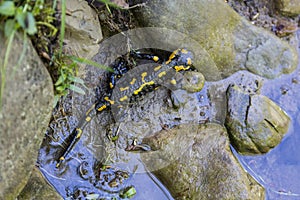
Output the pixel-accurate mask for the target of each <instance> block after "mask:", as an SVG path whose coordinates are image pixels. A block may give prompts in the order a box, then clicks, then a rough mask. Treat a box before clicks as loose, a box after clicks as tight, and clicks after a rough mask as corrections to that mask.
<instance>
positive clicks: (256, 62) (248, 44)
mask: <svg viewBox="0 0 300 200" xmlns="http://www.w3.org/2000/svg"><path fill="white" fill-rule="evenodd" d="M132 2H133V3H132V4H131V5H134V4H135V3H140V1H139V0H133V1H132ZM210 8H211V9H210ZM134 12H135V16H136V18H137V20H138V21H139V24H140V26H141V27H149V26H150V27H163V28H167V29H169V30H176V31H179V32H181V33H184V34H186V35H188V36H189V37H190V38H192V39H194V40H195V41H196V43H195V44H194V45H198V46H201V47H202V48H203V49H204V51H207V53H208V56H207V55H205V56H204V55H198V56H197V55H196V56H195V61H194V62H195V66H196V67H197V69H198V70H199V71H201V73H203V75H204V76H205V78H206V80H208V81H216V80H220V79H223V78H224V77H228V76H230V75H231V74H233V73H234V72H236V71H238V70H241V69H247V70H248V71H250V72H253V73H255V74H257V75H260V76H263V77H266V78H272V79H273V78H276V77H278V76H279V75H281V74H283V73H290V72H292V71H294V69H295V68H296V66H297V62H298V60H297V53H296V51H295V49H293V48H291V47H290V46H289V45H288V44H287V43H286V42H283V41H281V40H280V39H279V38H277V37H276V36H275V35H273V34H271V33H270V32H268V31H266V30H264V29H262V28H258V27H255V26H254V25H252V24H251V23H250V22H248V21H247V20H245V19H243V18H242V17H240V16H239V15H238V14H237V13H235V12H234V10H233V9H231V8H230V7H229V6H228V5H227V4H226V3H224V1H221V0H209V1H208V0H200V1H199V0H192V1H180V0H176V1H174V0H163V1H161V0H153V1H147V2H146V3H145V6H138V7H136V9H135V10H134ZM172 34H173V32H172V31H170V34H169V35H168V38H172V37H171V36H170V35H172ZM159 37H160V36H159V35H157V36H156V37H154V38H152V40H151V41H155V40H157V39H159ZM160 42H161V43H165V44H166V46H168V45H169V43H174V42H176V41H174V40H173V41H171V40H168V39H165V40H161V41H160ZM186 45H187V46H186V48H190V44H186ZM190 49H193V48H190ZM203 59H205V60H207V61H206V62H202V61H201V60H203ZM214 65H216V66H217V68H214V67H215V66H214ZM212 69H213V70H212Z"/></svg>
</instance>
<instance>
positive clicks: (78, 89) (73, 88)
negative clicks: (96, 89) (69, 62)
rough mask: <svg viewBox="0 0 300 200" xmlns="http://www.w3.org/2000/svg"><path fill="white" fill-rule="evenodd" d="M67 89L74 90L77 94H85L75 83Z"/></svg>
mask: <svg viewBox="0 0 300 200" xmlns="http://www.w3.org/2000/svg"><path fill="white" fill-rule="evenodd" d="M69 89H70V90H73V91H74V92H77V93H79V94H85V92H84V91H83V89H81V88H80V87H77V86H76V85H73V84H72V85H70V86H69Z"/></svg>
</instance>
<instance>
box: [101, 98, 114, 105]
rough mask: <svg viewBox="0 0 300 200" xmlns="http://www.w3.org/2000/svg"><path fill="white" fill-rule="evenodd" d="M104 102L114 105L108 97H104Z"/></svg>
mask: <svg viewBox="0 0 300 200" xmlns="http://www.w3.org/2000/svg"><path fill="white" fill-rule="evenodd" d="M104 100H105V101H107V102H109V103H110V104H111V105H113V104H114V103H115V102H114V101H113V100H111V99H109V98H108V97H104Z"/></svg>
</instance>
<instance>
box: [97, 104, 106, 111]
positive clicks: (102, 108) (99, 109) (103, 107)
mask: <svg viewBox="0 0 300 200" xmlns="http://www.w3.org/2000/svg"><path fill="white" fill-rule="evenodd" d="M105 108H106V105H103V106H101V107H100V108H98V111H102V110H104V109H105Z"/></svg>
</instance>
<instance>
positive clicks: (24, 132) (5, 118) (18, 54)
mask: <svg viewBox="0 0 300 200" xmlns="http://www.w3.org/2000/svg"><path fill="white" fill-rule="evenodd" d="M23 42H24V41H23V38H22V37H21V36H20V35H17V37H15V39H14V41H13V44H12V49H11V53H10V55H9V60H8V64H7V66H6V75H5V77H6V82H5V89H4V92H3V107H2V111H1V113H0V138H1V139H0V143H1V146H0V199H15V198H16V196H17V195H18V193H19V192H20V191H21V190H22V188H23V187H24V186H25V185H26V182H27V180H28V178H29V177H30V174H31V171H32V168H33V167H34V164H35V162H36V158H37V154H38V149H39V147H40V143H41V141H42V139H43V137H44V131H45V129H46V127H47V125H48V122H49V118H50V113H51V109H52V103H53V85H52V81H51V78H50V76H49V74H48V72H47V70H46V68H45V67H44V65H43V63H42V62H41V60H40V59H39V57H38V55H37V53H36V52H35V50H34V48H33V46H32V44H31V42H30V41H28V39H27V44H26V46H25V50H26V51H25V53H24V55H22V49H23ZM0 43H1V47H2V48H1V49H0V57H1V58H2V59H1V67H2V63H3V58H4V54H5V52H6V50H7V49H6V48H4V47H5V46H6V44H5V38H4V37H3V35H2V34H1V33H0ZM20 58H22V60H20ZM19 61H20V66H17V63H18V62H19ZM16 66H17V67H16ZM1 75H2V74H1ZM2 81H3V80H2Z"/></svg>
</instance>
